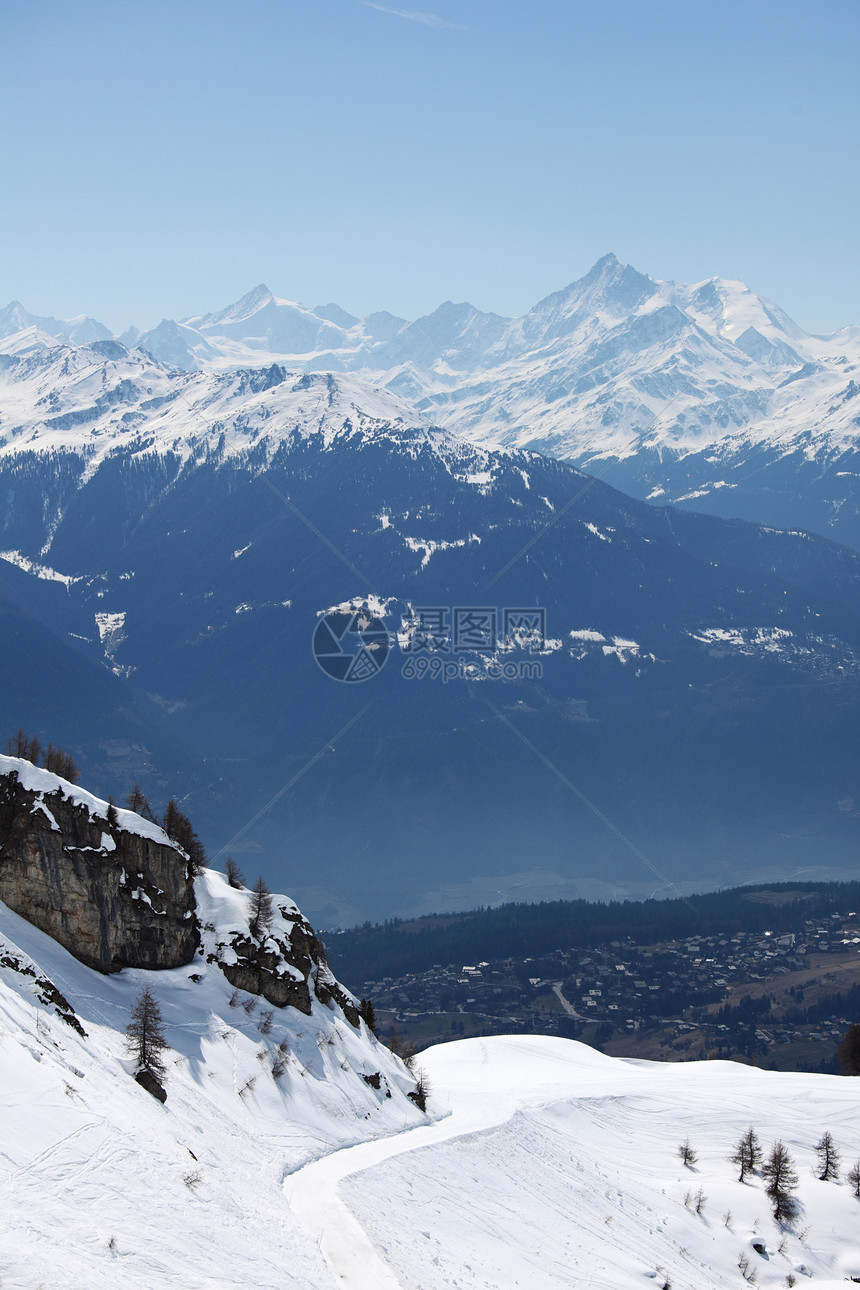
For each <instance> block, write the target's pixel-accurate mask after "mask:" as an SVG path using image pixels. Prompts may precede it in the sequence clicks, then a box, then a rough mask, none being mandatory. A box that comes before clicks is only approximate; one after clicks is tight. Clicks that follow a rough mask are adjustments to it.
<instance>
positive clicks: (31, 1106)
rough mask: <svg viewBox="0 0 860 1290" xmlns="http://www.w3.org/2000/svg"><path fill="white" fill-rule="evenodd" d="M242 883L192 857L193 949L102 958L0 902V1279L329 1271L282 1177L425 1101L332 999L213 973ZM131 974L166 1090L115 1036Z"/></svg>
mask: <svg viewBox="0 0 860 1290" xmlns="http://www.w3.org/2000/svg"><path fill="white" fill-rule="evenodd" d="M93 800H94V801H95V802H96V803H98V799H93ZM101 805H102V806H104V805H106V804H104V803H101ZM250 899H251V896H250V893H249V892H247V891H239V890H234V889H233V888H231V887H229V886H228V884H227V883H226V881H225V880H224V879H223V878H222V876H221V875H220V874H218V873H215V872H212V871H208V872H206V873H204V875H203V876H202V877H201V878H200V879H198V880H197V903H198V911H199V916H200V920H201V923H202V925H203V929H204V930H203V944H202V946H201V949H200V951H199V953H198V955H197V957H196V958H195V960H194V961H193V962H191V963H189V964H188V965H187V967H183V968H177V969H173V970H170V971H162V972H151V971H150V972H147V971H141V970H130V969H126V970H124V971H122V972H119V973H117V974H114V975H110V976H104V975H101V974H99V973H97V972H94V971H92V970H91V969H89V968H86V967H84V966H82V965H81V964H80V963H78V962H77V961H76V960H75V959H74V958H72V957H71V956H70V955H69V954H68V953H66V951H65V950H63V949H62V948H61V947H60V946H59V945H57V944H56V942H54V941H52V940H51V939H50V938H49V937H48V936H46V935H44V934H43V933H42V932H40V931H38V930H36V928H34V927H33V926H32V925H31V924H30V923H28V922H27V921H25V920H24V919H23V918H21V917H19V916H17V915H16V914H14V913H12V912H11V911H10V910H9V909H8V908H7V907H6V906H4V905H0V1087H2V1090H3V1092H2V1098H0V1198H2V1199H0V1203H2V1208H3V1223H2V1225H0V1279H2V1284H3V1286H4V1290H5V1288H7V1287H8V1288H10V1290H12V1288H14V1290H25V1288H26V1290H32V1288H34V1287H36V1286H39V1285H44V1286H49V1285H50V1286H62V1287H64V1290H96V1288H101V1287H104V1288H105V1290H108V1288H110V1290H115V1288H116V1287H117V1286H123V1287H129V1290H132V1288H133V1290H138V1288H140V1290H143V1288H144V1287H146V1290H152V1288H154V1287H174V1286H176V1285H178V1284H182V1285H186V1286H189V1287H204V1286H205V1287H207V1288H209V1287H225V1288H226V1287H237V1286H254V1287H261V1288H262V1287H273V1288H274V1287H283V1286H290V1287H295V1290H313V1288H315V1287H317V1286H320V1287H322V1286H326V1287H328V1286H330V1285H331V1278H330V1275H329V1274H328V1272H327V1271H326V1269H325V1267H324V1265H323V1263H322V1260H321V1258H320V1256H319V1253H318V1252H317V1250H316V1249H315V1247H314V1244H313V1242H312V1241H311V1240H309V1239H308V1238H307V1237H306V1235H305V1234H304V1233H303V1231H302V1230H301V1227H300V1225H299V1224H298V1223H297V1222H296V1220H295V1219H294V1218H293V1216H292V1215H291V1214H290V1211H289V1210H288V1208H287V1207H286V1205H285V1204H284V1200H283V1190H282V1186H283V1180H284V1178H285V1176H286V1175H288V1174H289V1173H290V1171H292V1170H294V1169H296V1168H297V1167H298V1166H300V1165H302V1164H303V1163H305V1162H307V1161H309V1160H311V1159H314V1158H316V1157H318V1156H320V1155H322V1154H325V1153H326V1152H328V1151H331V1150H333V1149H335V1148H337V1147H340V1146H344V1145H348V1144H352V1143H356V1142H361V1141H364V1140H367V1139H370V1138H373V1137H377V1136H380V1135H386V1134H390V1133H394V1132H398V1131H399V1130H402V1129H405V1128H411V1127H414V1126H415V1125H416V1124H418V1123H424V1122H426V1119H427V1117H426V1116H425V1115H423V1114H422V1113H421V1112H420V1111H419V1110H418V1109H417V1107H416V1106H415V1104H414V1103H413V1102H412V1101H410V1100H409V1098H408V1097H407V1093H408V1092H409V1091H410V1090H411V1089H414V1080H413V1079H412V1078H411V1077H410V1075H409V1073H408V1072H407V1071H406V1069H405V1068H404V1067H403V1065H402V1064H401V1063H400V1062H399V1060H398V1059H397V1058H395V1057H393V1056H392V1055H391V1054H390V1053H389V1052H388V1050H387V1049H386V1048H384V1047H382V1045H380V1044H379V1043H377V1042H376V1040H375V1039H374V1038H373V1036H372V1035H371V1034H370V1033H369V1031H368V1030H367V1028H366V1027H365V1026H364V1024H363V1023H360V1024H359V1025H358V1026H353V1025H351V1024H350V1023H349V1021H348V1020H347V1018H346V1017H345V1016H344V1014H343V1012H342V1011H341V1009H340V1008H339V1006H338V1005H337V1003H335V1002H333V1001H331V1002H330V1003H329V1004H328V1005H325V1004H323V1003H322V1002H320V1000H319V999H317V998H315V997H314V998H313V1001H312V1007H311V1013H310V1015H309V1016H305V1015H303V1014H302V1013H301V1012H298V1011H296V1009H294V1008H289V1007H288V1008H283V1009H278V1008H268V1007H267V1005H266V1003H265V1001H264V1000H262V999H260V998H258V997H256V996H255V995H253V994H247V993H245V992H244V991H240V990H234V989H233V988H232V987H231V986H230V985H229V984H228V982H227V979H226V977H225V976H224V974H223V972H222V970H221V968H220V967H219V966H218V965H217V962H216V959H218V958H219V957H220V958H222V959H223V958H224V957H225V954H226V955H228V956H229V942H230V940H231V938H232V937H233V936H235V934H236V933H244V934H245V935H247V927H248V916H249V904H250ZM275 906H276V911H277V912H276V916H275V919H274V921H273V924H272V927H271V929H270V934H271V936H272V937H274V938H276V939H277V938H283V937H288V936H289V933H290V928H291V925H292V922H293V918H294V916H295V915H297V911H296V910H295V907H294V906H293V905H292V902H291V901H288V900H285V899H284V898H283V897H275ZM271 944H272V946H274V942H272V943H271ZM144 984H145V985H148V986H149V988H150V989H151V991H152V993H153V994H154V995H155V997H156V999H157V1002H158V1004H159V1007H160V1010H161V1014H162V1017H163V1020H164V1029H165V1035H166V1038H167V1041H168V1043H169V1046H170V1047H169V1050H168V1052H167V1053H166V1059H167V1060H166V1066H167V1077H166V1089H167V1102H166V1104H164V1105H162V1104H161V1103H160V1102H158V1101H157V1100H155V1099H154V1098H153V1097H151V1096H150V1095H149V1093H147V1092H145V1091H144V1090H143V1089H142V1088H141V1087H140V1086H139V1085H138V1084H137V1083H135V1081H134V1080H133V1078H132V1073H133V1070H134V1064H133V1062H132V1061H131V1060H130V1059H129V1056H128V1053H127V1051H126V1047H125V1043H124V1031H125V1027H126V1025H127V1023H128V1019H129V1011H130V1009H131V1007H132V1005H133V1003H134V1001H135V999H136V997H137V995H138V993H139V991H140V989H141V987H142V986H143V985H144Z"/></svg>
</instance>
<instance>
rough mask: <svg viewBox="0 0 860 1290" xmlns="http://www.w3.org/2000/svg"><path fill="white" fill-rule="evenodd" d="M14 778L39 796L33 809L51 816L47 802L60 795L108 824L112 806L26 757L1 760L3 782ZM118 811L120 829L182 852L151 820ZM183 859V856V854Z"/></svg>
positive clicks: (0, 771)
mask: <svg viewBox="0 0 860 1290" xmlns="http://www.w3.org/2000/svg"><path fill="white" fill-rule="evenodd" d="M9 774H15V775H17V777H18V782H19V783H20V785H21V787H22V788H26V789H28V790H29V791H30V792H33V793H35V794H36V801H35V803H34V808H35V807H38V808H39V809H41V810H42V811H44V813H45V814H46V815H48V816H50V812H49V811H48V808H47V807H46V805H45V800H44V799H45V798H46V797H49V796H51V794H54V793H60V794H61V796H63V797H66V798H68V799H69V801H70V802H71V803H72V805H73V806H82V807H84V808H85V810H87V811H88V812H89V816H90V819H91V820H93V821H99V820H103V821H104V822H105V823H107V819H108V810H109V809H110V808H109V804H108V802H106V801H103V800H102V798H100V797H95V796H94V795H93V794H92V793H88V792H87V791H86V789H83V788H79V787H78V785H77V784H73V783H72V782H71V781H70V780H68V779H63V777H62V776H61V775H54V774H53V773H52V772H51V771H49V770H43V769H42V768H41V767H40V766H34V765H33V763H32V762H31V761H26V760H25V759H24V758H23V757H4V756H0V778H2V776H4V775H9ZM114 810H115V811H116V819H117V827H119V828H120V829H123V830H124V831H125V832H126V833H136V834H137V835H138V837H141V838H149V840H150V841H151V842H158V843H159V844H160V845H161V846H164V847H173V848H174V849H175V850H177V851H178V850H179V847H178V846H177V844H176V843H175V842H174V841H173V840H172V839H171V838H169V837H168V836H167V834H166V833H165V832H164V829H162V828H161V826H160V825H158V824H154V823H153V821H152V820H145V819H144V818H143V816H142V815H138V814H137V812H136V811H129V810H126V809H125V808H123V807H121V806H116V807H114ZM182 854H183V855H184V852H183V853H182Z"/></svg>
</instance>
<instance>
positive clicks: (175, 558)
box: [0, 333, 860, 927]
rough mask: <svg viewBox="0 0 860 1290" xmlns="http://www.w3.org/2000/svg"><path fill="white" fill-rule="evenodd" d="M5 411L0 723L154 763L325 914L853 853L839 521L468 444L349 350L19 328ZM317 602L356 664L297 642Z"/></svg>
mask: <svg viewBox="0 0 860 1290" xmlns="http://www.w3.org/2000/svg"><path fill="white" fill-rule="evenodd" d="M19 334H20V333H19ZM0 418H2V419H0V432H2V445H0V495H2V497H3V499H4V506H3V510H2V514H0V555H2V558H0V607H2V608H3V611H4V620H3V630H4V667H3V668H2V669H0V718H2V728H3V729H5V730H7V731H10V732H11V731H12V730H14V729H16V728H17V726H18V725H23V726H24V727H25V728H28V727H32V726H35V727H36V728H35V729H34V730H33V731H32V732H33V733H37V734H39V735H40V737H42V738H43V740H47V739H48V738H53V739H54V740H56V741H60V742H62V744H63V746H64V747H66V748H68V749H69V750H70V751H71V752H73V753H74V755H75V757H76V759H77V760H78V761H79V764H80V765H81V767H82V770H83V771H84V773H85V774H87V775H90V776H94V775H95V774H96V773H98V774H99V775H104V773H105V772H104V769H103V768H104V767H105V766H106V767H108V775H109V782H107V783H102V788H103V791H105V792H106V791H107V790H108V789H110V790H111V791H113V792H114V795H115V797H117V799H118V800H119V799H120V798H121V797H122V796H123V795H124V794H125V793H126V792H127V791H128V789H129V788H130V787H131V784H132V783H133V782H134V780H135V779H136V778H140V779H141V781H142V782H143V784H144V786H145V788H146V789H147V791H148V792H149V793H150V794H151V796H152V797H153V799H154V802H155V803H156V804H158V803H161V804H163V799H164V798H166V796H167V795H168V790H167V786H168V784H169V785H170V792H171V793H172V792H174V791H178V795H179V796H181V798H182V809H183V810H184V811H186V813H187V814H189V815H190V817H191V819H192V821H193V823H194V825H195V827H196V828H197V830H198V832H199V833H200V834H201V836H202V838H203V840H204V842H205V844H206V846H207V848H208V849H209V852H210V856H213V858H214V857H217V856H218V855H223V853H224V852H226V851H228V850H229V851H231V852H232V853H233V854H234V855H235V856H236V857H237V858H238V859H239V860H240V862H241V863H242V864H243V866H244V867H245V869H246V871H251V872H253V871H255V870H256V869H259V870H262V871H263V872H264V873H266V875H267V876H268V877H269V879H270V881H271V883H272V885H273V886H278V887H280V888H283V887H284V886H285V885H289V886H290V887H291V888H292V889H294V890H295V891H296V892H297V893H298V896H299V898H300V899H301V901H302V905H303V907H304V908H305V909H306V910H308V911H309V914H310V916H311V917H313V918H314V920H315V921H316V923H317V924H318V925H322V926H328V927H332V926H337V925H346V924H349V923H352V922H356V921H360V920H361V919H363V918H365V917H373V918H380V917H384V916H386V915H388V914H392V913H399V914H408V913H417V912H421V911H424V910H432V909H441V908H452V907H453V908H464V907H469V906H474V905H476V904H484V903H496V902H498V901H499V900H501V899H539V898H543V897H555V896H568V897H570V896H583V895H602V896H611V895H612V894H613V893H615V894H619V895H621V894H637V895H643V894H649V893H651V892H659V893H660V894H665V893H666V891H667V890H668V889H669V888H668V887H667V880H668V881H669V882H671V883H672V884H674V885H675V886H679V887H681V888H683V889H684V890H690V889H691V888H692V887H694V886H696V887H699V888H701V887H702V886H703V885H705V884H706V883H707V884H710V885H713V886H720V885H723V884H726V883H732V882H737V881H742V880H745V879H750V878H754V877H761V878H767V877H777V876H778V877H787V876H789V875H790V874H792V873H794V872H797V871H799V870H802V871H803V872H804V873H805V875H806V876H808V877H809V876H814V877H822V878H826V877H834V876H853V873H854V866H855V863H856V849H857V847H856V844H857V824H858V820H860V806H858V802H857V800H856V782H857V774H858V771H860V750H858V747H857V742H856V738H855V734H856V726H857V715H858V712H857V710H858V700H860V686H859V685H858V657H860V608H858V607H860V594H858V593H860V555H858V554H856V553H854V552H852V551H851V550H850V549H849V548H847V547H844V546H838V545H835V544H833V543H831V542H829V541H827V540H825V539H822V538H819V537H815V536H810V535H806V534H802V533H785V532H780V531H776V530H774V529H771V528H767V527H760V526H755V525H751V524H748V523H744V522H739V521H733V522H729V521H725V520H721V519H718V518H714V517H710V516H702V515H696V514H692V513H686V512H683V511H680V510H678V509H674V508H671V507H662V506H655V505H653V504H646V503H644V502H642V501H636V500H634V499H632V498H630V497H627V496H625V495H624V494H622V493H619V492H617V491H616V490H615V489H614V488H612V487H610V486H609V485H608V484H606V483H605V482H604V481H596V480H594V479H593V478H592V477H590V476H588V475H585V474H583V473H582V472H581V471H579V470H577V469H576V468H575V467H573V466H571V465H569V464H567V463H563V462H559V461H556V460H553V459H551V458H548V457H545V456H542V455H540V454H537V453H533V452H527V451H520V450H514V449H507V450H503V451H489V450H488V449H486V448H483V447H480V446H474V445H470V444H469V443H467V442H465V441H464V440H463V439H461V438H457V437H456V436H454V435H452V434H451V433H449V432H448V431H446V430H444V429H441V428H439V427H436V426H433V425H432V424H430V423H428V422H427V420H426V419H425V418H422V417H420V416H419V415H417V414H415V413H414V412H413V411H412V410H411V408H410V406H409V404H408V403H407V402H405V401H404V400H402V399H400V398H398V397H397V396H395V395H394V394H392V393H391V392H390V391H386V390H382V389H379V388H373V387H371V386H368V385H367V384H366V383H364V382H363V381H362V380H360V379H359V378H357V377H355V376H354V375H352V374H346V375H333V374H330V373H297V372H292V373H290V372H288V371H287V370H286V369H285V368H284V367H283V366H281V365H278V364H271V365H269V366H265V367H257V368H254V369H224V370H219V371H194V372H181V371H177V370H175V369H170V368H167V367H165V366H164V365H162V364H160V363H159V362H157V361H156V360H154V359H153V358H151V357H149V356H148V355H147V354H146V353H145V352H143V351H141V350H139V349H135V350H131V351H129V350H127V349H126V348H125V347H124V346H122V345H121V344H120V343H118V342H117V341H115V340H112V339H101V340H95V341H93V342H92V343H90V344H87V345H83V346H71V345H54V346H52V347H46V346H40V345H37V346H35V347H34V348H32V349H31V350H30V352H26V353H21V354H18V355H16V356H13V355H7V356H6V357H5V359H4V360H3V362H2V366H0ZM506 609H508V610H515V611H516V613H517V615H518V616H519V617H518V619H510V620H509V621H508V625H507V627H505V626H504V623H505V618H504V611H505V610H506ZM329 610H336V611H337V613H336V616H335V617H334V618H333V619H332V620H331V622H332V624H333V630H334V637H337V638H338V639H339V640H342V641H343V642H344V652H345V654H348V653H349V650H348V648H347V646H348V645H350V643H351V646H352V647H354V649H355V651H356V653H355V657H356V659H358V658H359V654H362V651H363V654H362V657H363V658H364V661H365V662H367V660H370V670H369V672H368V673H367V675H368V677H369V679H368V680H367V681H366V683H363V684H338V683H337V682H336V681H335V680H333V679H332V677H331V675H326V673H325V672H324V670H323V669H322V667H321V666H320V665H318V663H317V661H316V660H315V658H314V655H313V651H312V640H314V639H316V636H315V634H316V631H317V627H318V624H319V623H320V617H321V615H323V614H325V613H326V611H329ZM430 610H433V611H435V612H436V614H437V615H438V614H442V617H441V618H437V621H436V624H435V626H434V625H433V622H432V615H430V614H429V611H430ZM540 611H543V612H544V614H545V619H544V622H543V631H542V637H541V639H539V640H537V639H535V632H534V630H533V629H532V628H530V629H529V631H527V632H526V633H525V634H523V633H522V632H521V631H520V628H519V627H517V626H516V623H517V622H520V623H522V621H523V619H524V616H525V617H526V618H528V615H529V614H531V615H532V620H531V621H532V623H534V622H535V621H537V620H538V619H539V618H540ZM458 612H459V614H460V617H459V618H458V617H457V615H458ZM464 612H465V613H466V614H467V615H468V614H475V613H477V614H478V615H479V616H480V615H483V621H484V622H485V623H486V622H487V621H489V619H488V617H487V615H490V617H492V614H493V613H494V612H495V614H496V625H497V628H498V630H497V632H496V634H495V638H494V639H492V640H491V639H488V638H487V639H480V638H478V637H476V636H475V634H474V627H475V621H472V622H471V634H470V632H469V631H466V630H465V624H466V623H467V620H466V619H463V617H462V614H463V613H464ZM356 614H358V617H356ZM375 617H379V618H381V619H382V621H383V625H384V626H383V633H384V637H385V640H386V642H387V647H388V651H389V653H388V658H387V661H386V662H385V665H384V667H382V668H381V669H380V668H379V666H378V661H376V662H375V661H374V659H375V658H376V659H377V660H378V659H379V658H380V655H379V654H377V655H376V656H375V655H374V650H376V651H378V650H379V649H380V648H381V639H380V637H379V636H378V635H377V637H375V638H374V637H373V635H372V632H371V634H370V636H368V637H366V638H365V637H362V635H361V633H362V631H363V630H364V628H363V627H362V626H361V624H362V623H364V624H365V625H366V624H367V623H369V622H370V621H371V620H372V619H374V618H375ZM428 619H429V620H430V626H429V627H428ZM512 624H513V625H512ZM416 625H418V627H419V628H420V629H423V631H424V639H423V640H422V639H421V637H420V635H419V636H418V637H417V638H416ZM458 625H459V626H458ZM460 626H462V627H464V630H463V632H462V634H461V636H460V639H459V640H458V639H457V631H458V630H459V627H460ZM346 628H348V631H346V634H345V635H342V634H341V633H343V632H344V630H345V629H346ZM431 629H432V630H431ZM334 637H332V638H331V639H334ZM419 644H420V645H422V646H423V648H422V649H421V650H418V645H419ZM334 649H335V651H336V650H337V646H335V647H334ZM416 657H417V658H418V659H420V663H421V666H420V667H418V665H417V663H416ZM322 661H323V662H325V661H326V660H322ZM443 664H448V665H449V667H450V666H451V665H452V664H456V667H455V670H454V671H452V672H448V673H446V674H445V679H444V680H443V676H442V672H441V668H442V665H443ZM410 667H411V671H410ZM416 668H417V670H416ZM536 668H537V671H536V670H535V669H536ZM422 669H423V670H422ZM374 673H376V674H374ZM592 807H593V808H595V809H594V810H592V809H591V808H592ZM595 811H596V812H599V814H596V813H595ZM613 830H615V831H613ZM625 839H626V840H625ZM333 893H337V895H336V897H335V896H333Z"/></svg>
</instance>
